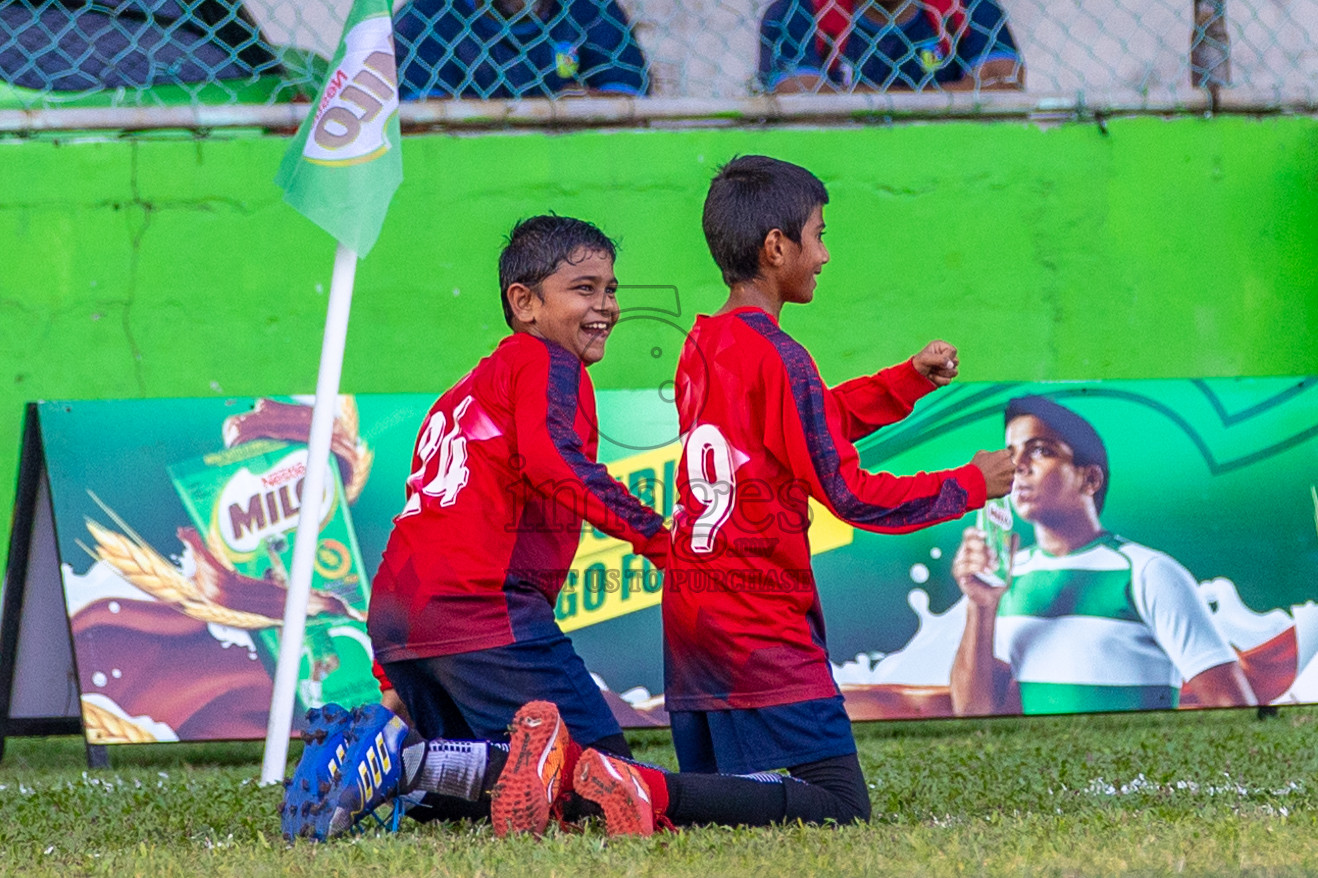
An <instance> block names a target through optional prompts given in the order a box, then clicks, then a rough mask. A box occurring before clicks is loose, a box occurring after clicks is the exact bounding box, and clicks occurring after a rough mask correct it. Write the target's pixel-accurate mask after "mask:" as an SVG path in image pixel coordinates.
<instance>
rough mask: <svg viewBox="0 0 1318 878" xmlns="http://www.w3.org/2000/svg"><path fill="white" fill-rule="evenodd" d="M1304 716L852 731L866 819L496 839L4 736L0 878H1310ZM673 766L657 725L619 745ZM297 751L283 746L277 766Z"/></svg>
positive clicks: (247, 748) (1310, 753)
mask: <svg viewBox="0 0 1318 878" xmlns="http://www.w3.org/2000/svg"><path fill="white" fill-rule="evenodd" d="M1315 731H1318V709H1315V708H1308V707H1294V708H1286V709H1283V710H1281V712H1280V713H1279V715H1277V716H1275V717H1272V718H1269V719H1266V720H1259V719H1258V718H1257V717H1256V715H1255V713H1254V712H1253V711H1246V710H1241V711H1212V712H1198V713H1189V712H1182V713H1166V714H1150V715H1129V716H1119V715H1105V716H1094V717H1071V718H1049V719H1029V720H988V721H960V722H951V721H940V722H926V723H884V724H865V725H859V726H857V727H856V737H857V741H858V743H859V746H860V751H861V760H862V762H863V764H864V766H865V770H866V774H867V776H868V779H869V781H870V785H871V798H872V799H873V802H874V815H875V817H874V821H873V822H872V823H871V824H870V825H868V826H863V827H860V826H852V827H844V828H806V827H800V826H790V827H784V828H776V829H724V828H703V829H696V830H691V829H688V830H685V831H683V832H681V833H679V834H663V835H659V836H656V837H654V838H652V839H628V840H622V841H609V840H607V839H606V838H605V836H604V835H603V833H602V831H601V828H600V827H599V826H590V827H587V828H586V830H585V831H584V832H581V833H573V834H568V833H562V832H559V831H558V830H557V829H551V831H550V833H549V835H548V836H547V837H546V838H544V839H542V840H539V841H536V840H533V839H526V838H522V839H514V840H506V841H498V840H496V839H494V838H493V836H492V834H491V832H490V829H489V827H488V825H479V824H459V825H441V824H426V825H422V824H416V823H409V822H408V821H404V826H403V830H402V831H401V832H400V833H398V834H397V835H393V836H390V835H385V834H378V833H376V832H371V833H368V834H366V835H364V836H360V837H356V838H351V839H346V840H339V841H334V842H330V843H328V844H321V845H313V844H308V843H305V842H300V843H298V844H296V845H292V846H290V845H287V844H285V843H284V842H283V841H282V840H281V839H280V836H279V824H278V818H277V816H276V810H275V809H276V807H277V805H278V802H279V798H280V795H281V790H280V788H278V787H263V786H261V785H260V784H259V783H258V781H257V777H258V774H259V769H260V761H261V745H260V744H259V743H231V744H211V745H193V744H178V745H157V746H132V747H128V746H124V747H115V748H111V750H110V756H111V761H112V767H111V768H110V769H103V770H96V771H90V770H87V769H86V768H85V753H84V750H83V746H82V741H81V739H67V738H48V739H10V740H9V741H8V742H7V748H6V752H5V757H4V761H3V762H2V763H0V816H2V817H3V819H2V820H0V874H4V875H11V874H12V875H62V876H67V875H114V876H120V875H141V876H157V875H164V876H167V875H186V876H193V875H197V876H202V875H204V876H230V875H233V876H251V875H292V876H325V875H353V876H405V875H438V876H448V875H464V876H467V875H469V876H496V875H517V876H532V875H534V876H562V878H571V876H588V875H638V876H640V875H676V876H691V878H712V876H721V875H754V876H756V878H765V876H774V875H784V876H792V878H805V876H813V875H962V874H968V875H1112V874H1131V875H1160V874H1198V875H1203V874H1251V875H1312V874H1318V780H1316V778H1318V751H1316V750H1315V747H1314V744H1315ZM631 739H632V742H633V744H634V746H636V748H637V753H638V756H639V757H640V758H642V759H645V760H647V761H651V762H656V763H659V764H663V765H667V766H670V767H671V766H673V764H674V763H673V755H672V750H671V748H670V747H669V744H668V738H667V733H666V732H646V733H643V734H637V735H634V736H631ZM300 748H301V745H300V744H297V743H295V744H294V745H293V747H292V750H291V753H290V759H295V758H296V757H297V755H298V753H299V752H300Z"/></svg>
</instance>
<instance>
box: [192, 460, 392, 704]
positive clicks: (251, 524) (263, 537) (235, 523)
mask: <svg viewBox="0 0 1318 878" xmlns="http://www.w3.org/2000/svg"><path fill="white" fill-rule="evenodd" d="M306 468H307V449H306V446H305V445H301V444H288V443H285V442H280V441H277V440H269V439H262V440H257V441H253V442H247V443H244V444H241V445H236V446H234V447H232V448H227V449H225V450H223V451H219V452H216V453H214V454H208V455H205V456H203V457H199V458H194V459H191V460H185V461H181V462H179V463H175V464H173V465H171V466H169V474H170V478H171V479H172V480H173V483H174V488H175V490H176V491H177V492H178V495H179V497H180V498H181V499H182V500H183V505H184V506H185V507H186V508H187V511H188V515H189V516H190V517H191V519H192V521H193V523H194V524H195V525H196V527H197V531H198V533H199V534H200V536H201V541H202V543H203V544H204V545H205V546H206V548H207V550H208V551H209V552H211V553H212V554H213V555H215V556H216V557H217V558H218V559H219V560H220V561H221V562H222V563H223V564H224V565H225V566H227V567H229V568H231V569H232V570H233V571H234V573H235V576H234V577H232V580H233V581H232V582H228V581H226V582H225V583H222V584H221V586H220V587H219V591H220V594H219V595H218V596H217V597H216V599H217V600H218V601H219V602H221V603H223V604H224V605H225V606H229V607H231V608H232V609H235V610H239V611H244V612H248V613H256V614H258V616H264V617H266V618H270V619H274V620H280V621H281V620H282V619H283V605H284V596H285V594H286V591H287V584H288V576H289V571H290V570H291V569H292V566H293V540H294V536H295V534H296V531H297V526H298V518H299V513H300V511H301V509H302V484H303V481H304V477H305V475H306ZM326 475H327V478H326V479H325V495H324V502H323V503H322V508H323V509H324V510H325V512H324V517H323V519H322V520H321V522H320V539H319V542H318V543H317V546H316V553H315V562H314V565H313V570H312V577H311V598H310V601H309V604H308V609H307V623H306V624H307V628H306V639H305V641H304V642H303V646H302V661H301V666H300V669H299V673H298V700H299V702H300V704H299V705H298V709H297V711H296V715H299V716H300V715H301V714H302V713H303V712H305V710H306V709H307V708H310V707H319V706H321V705H322V704H325V703H326V702H330V701H333V702H337V703H339V704H361V703H363V702H368V701H377V700H378V699H379V695H380V691H379V687H378V684H377V683H376V681H375V677H374V676H373V675H372V673H371V666H372V653H371V647H370V642H371V641H370V638H369V637H368V636H367V633H366V610H367V605H368V603H369V601H370V587H369V584H368V582H367V580H366V576H365V574H364V568H363V566H362V560H361V550H360V549H359V548H358V546H357V536H356V533H355V532H354V531H353V527H352V519H351V517H350V515H349V512H348V505H347V503H346V502H345V500H344V492H343V483H342V480H341V478H340V476H339V471H338V467H337V466H335V465H334V460H333V458H331V459H330V463H329V466H328V471H327V474H326ZM250 634H251V637H252V640H253V642H254V643H255V644H256V649H257V652H258V653H259V654H260V656H261V661H262V662H263V663H264V664H265V666H266V669H267V670H268V671H269V672H270V674H271V676H272V677H273V675H274V672H275V664H276V661H277V657H278V654H279V635H280V626H279V625H278V624H270V625H267V626H266V627H261V628H256V629H253V630H251V631H250Z"/></svg>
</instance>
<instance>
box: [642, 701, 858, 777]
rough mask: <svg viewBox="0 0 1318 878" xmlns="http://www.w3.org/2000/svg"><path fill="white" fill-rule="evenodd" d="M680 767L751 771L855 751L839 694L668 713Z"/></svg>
mask: <svg viewBox="0 0 1318 878" xmlns="http://www.w3.org/2000/svg"><path fill="white" fill-rule="evenodd" d="M668 716H669V721H670V722H671V723H672V726H673V747H674V749H676V750H677V764H678V765H679V766H680V767H681V769H682V771H694V772H699V773H702V774H711V773H714V772H718V773H720V774H753V773H754V772H757V771H773V770H774V769H777V768H792V767H794V766H797V765H805V764H807V763H810V762H817V761H819V760H820V759H829V758H831V757H834V756H846V755H848V754H851V753H855V752H856V739H855V737H853V736H852V734H851V719H850V717H848V716H847V711H846V708H844V707H843V706H842V696H841V695H836V696H834V697H832V698H818V699H815V700H813V701H798V702H796V703H794V704H779V705H775V706H773V707H759V708H752V709H745V710H675V711H672V712H671V713H669V715H668Z"/></svg>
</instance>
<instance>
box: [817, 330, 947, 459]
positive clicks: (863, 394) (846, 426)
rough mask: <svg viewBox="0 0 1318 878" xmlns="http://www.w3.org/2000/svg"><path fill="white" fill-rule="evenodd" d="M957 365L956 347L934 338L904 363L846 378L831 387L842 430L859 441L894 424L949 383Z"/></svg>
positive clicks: (853, 439)
mask: <svg viewBox="0 0 1318 878" xmlns="http://www.w3.org/2000/svg"><path fill="white" fill-rule="evenodd" d="M958 366H959V361H958V360H957V352H956V348H955V347H953V346H952V345H950V344H948V343H947V342H945V341H931V342H929V344H927V345H925V346H924V349H923V350H921V351H920V352H919V353H918V354H916V355H915V356H913V357H911V358H910V359H909V360H907V361H906V362H904V363H898V364H897V365H895V366H889V367H888V368H887V369H883V370H882V371H880V372H878V373H877V374H874V375H864V376H861V377H860V378H853V379H851V380H850V381H843V382H842V383H841V384H839V385H837V386H836V387H834V388H832V389H831V390H829V393H830V394H831V395H832V397H833V401H834V402H836V403H837V406H838V411H839V413H840V414H841V417H842V431H843V433H844V434H845V435H846V437H847V439H849V440H850V441H852V442H856V441H857V440H860V439H863V438H865V437H866V436H868V435H869V434H871V433H873V432H874V431H875V430H877V429H879V428H880V427H886V426H887V425H888V424H895V423H896V422H897V421H900V420H901V419H902V418H904V417H906V416H907V415H909V414H910V413H911V411H912V410H913V409H914V408H915V403H916V402H917V401H919V399H920V398H921V397H923V396H925V395H926V394H928V393H931V392H932V391H934V390H935V389H937V388H939V387H945V386H947V384H948V383H949V382H950V381H951V380H952V379H953V378H955V377H956V374H957V368H958Z"/></svg>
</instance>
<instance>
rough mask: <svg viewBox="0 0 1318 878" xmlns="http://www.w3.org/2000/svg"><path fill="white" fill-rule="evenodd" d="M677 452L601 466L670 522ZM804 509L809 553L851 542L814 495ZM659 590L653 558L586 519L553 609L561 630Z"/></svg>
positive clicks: (648, 603)
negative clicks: (807, 517) (807, 518)
mask: <svg viewBox="0 0 1318 878" xmlns="http://www.w3.org/2000/svg"><path fill="white" fill-rule="evenodd" d="M681 454H682V445H681V443H679V442H673V443H670V444H668V445H665V446H663V447H662V448H656V449H654V450H653V451H644V452H641V453H640V454H635V455H632V456H631V457H624V458H622V459H620V460H615V461H613V462H612V463H610V464H607V466H608V470H609V473H610V474H611V475H612V476H613V477H614V478H615V479H617V480H618V481H620V482H622V483H623V484H624V485H626V486H627V489H628V490H629V491H631V492H632V493H633V494H635V495H636V496H637V497H639V498H640V499H641V500H642V502H644V503H646V504H647V505H649V506H651V507H653V508H654V509H656V510H659V511H661V512H662V513H663V514H664V518H666V519H667V520H669V521H670V522H671V521H672V514H673V497H674V495H673V490H674V488H675V485H676V480H675V478H674V474H675V473H676V470H677V462H678V460H679V459H680V458H681ZM810 515H811V521H812V523H811V525H810V554H811V555H818V554H820V553H822V552H828V551H832V550H833V549H837V548H840V547H842V546H846V545H850V544H851V541H852V540H853V539H854V537H855V529H854V528H852V527H851V525H849V524H846V523H844V522H842V521H840V520H838V519H837V518H836V517H835V516H834V515H833V514H832V513H831V512H829V511H828V510H827V509H825V508H824V507H823V506H822V505H820V504H819V503H816V502H815V501H814V500H811V501H810ZM660 593H661V576H660V574H659V571H657V570H656V569H655V568H654V565H653V564H651V563H650V562H649V561H648V560H647V559H645V558H644V557H642V556H640V555H637V554H635V553H634V552H633V551H632V548H631V546H630V545H629V544H627V543H624V542H623V541H621V540H617V539H614V538H613V537H610V536H607V535H605V534H603V533H600V532H599V531H597V530H595V529H594V528H592V527H590V526H589V525H587V526H586V528H585V530H584V533H583V534H582V537H581V545H580V546H579V547H578V549H577V554H576V557H575V558H573V559H572V569H571V570H570V571H569V573H568V578H567V582H566V584H564V586H563V591H562V592H561V593H560V594H559V596H558V606H557V607H556V608H555V614H556V615H557V617H558V624H559V626H560V627H561V628H562V629H563V630H564V631H575V630H576V629H578V628H586V627H588V626H590V625H597V624H599V623H600V622H607V621H608V620H609V619H616V618H618V617H619V616H624V615H626V614H627V613H634V612H636V611H637V610H644V609H646V608H648V607H655V606H658V605H659V599H660Z"/></svg>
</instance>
